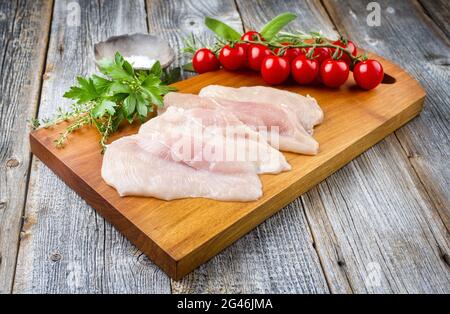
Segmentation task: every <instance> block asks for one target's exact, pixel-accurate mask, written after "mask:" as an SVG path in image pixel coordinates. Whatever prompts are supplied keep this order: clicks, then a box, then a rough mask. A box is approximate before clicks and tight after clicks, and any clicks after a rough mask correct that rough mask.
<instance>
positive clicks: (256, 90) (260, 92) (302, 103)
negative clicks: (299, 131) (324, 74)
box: [199, 85, 323, 134]
mask: <svg viewBox="0 0 450 314" xmlns="http://www.w3.org/2000/svg"><path fill="white" fill-rule="evenodd" d="M199 95H200V96H203V97H214V98H223V99H227V100H234V101H242V102H253V103H261V104H266V103H267V102H270V103H272V104H274V105H277V106H280V107H287V108H289V110H292V111H293V112H295V114H296V116H297V119H298V121H300V123H301V124H302V125H303V127H304V128H305V130H306V131H307V132H308V133H310V134H312V132H313V128H314V126H316V125H318V124H320V123H322V121H323V111H322V109H321V108H320V107H319V105H318V104H317V101H316V100H315V99H314V98H312V97H310V96H309V95H307V96H306V97H305V96H302V95H299V94H296V93H292V92H288V91H285V90H281V89H277V88H273V87H265V86H250V87H239V88H233V87H227V86H220V85H209V86H206V87H203V88H202V90H201V91H200V93H199Z"/></svg>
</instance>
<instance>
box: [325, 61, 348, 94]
mask: <svg viewBox="0 0 450 314" xmlns="http://www.w3.org/2000/svg"><path fill="white" fill-rule="evenodd" d="M349 73H350V68H349V66H348V65H347V63H345V62H344V61H343V60H333V59H328V60H325V61H324V62H323V63H322V65H321V66H320V79H321V80H322V83H323V84H325V86H328V87H332V88H337V87H339V86H341V85H343V84H344V83H345V82H346V81H347V79H348V75H349Z"/></svg>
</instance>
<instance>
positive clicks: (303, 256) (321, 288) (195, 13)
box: [147, 0, 328, 293]
mask: <svg viewBox="0 0 450 314" xmlns="http://www.w3.org/2000/svg"><path fill="white" fill-rule="evenodd" d="M147 7H148V14H149V19H148V20H149V29H150V32H158V33H160V34H161V35H162V36H163V37H164V38H166V39H168V40H169V41H170V43H171V45H172V47H174V48H177V49H180V48H181V47H182V46H183V45H182V38H183V37H186V36H188V35H189V34H190V32H193V33H194V34H196V35H198V36H199V37H200V38H201V39H202V40H203V41H204V42H207V41H209V40H211V39H212V38H213V34H212V33H211V32H210V31H208V30H207V29H206V28H205V26H204V22H203V20H204V17H205V16H211V17H215V18H218V19H220V20H222V21H224V22H226V23H228V24H230V25H232V26H233V27H235V28H236V29H238V30H240V31H242V22H241V20H240V17H239V14H238V11H237V10H236V7H235V6H234V2H233V1H196V0H193V1H170V2H169V1H162V0H161V1H148V3H147ZM187 61H188V60H186V59H183V60H181V61H180V62H187ZM296 206H297V205H296V203H294V204H292V205H291V206H289V207H288V208H286V209H285V210H284V211H283V212H282V213H280V214H278V215H276V216H274V217H273V218H272V219H270V220H268V221H267V222H265V223H264V224H262V225H261V226H259V227H258V228H256V229H255V230H254V231H252V232H251V233H249V234H248V235H247V236H246V237H244V238H242V239H241V240H239V241H237V242H236V243H235V244H233V245H232V246H231V247H229V248H228V249H226V250H225V251H224V252H222V253H221V254H219V255H218V256H216V257H215V258H213V259H212V260H211V261H210V262H208V263H206V264H205V265H203V266H201V267H200V268H199V269H197V270H195V271H194V272H192V273H191V274H189V275H188V276H186V277H185V278H184V279H182V280H181V281H180V282H175V281H172V291H173V292H174V293H204V292H209V293H210V292H227V293H264V292H299V293H313V292H321V293H323V292H328V287H327V284H326V281H325V278H324V276H323V273H322V270H321V268H320V263H319V260H318V257H317V254H316V253H315V251H314V248H313V246H312V245H313V240H312V238H311V235H310V233H309V230H308V226H307V223H306V220H305V216H304V214H303V213H302V212H301V211H298V210H297V209H296V208H297V207H296Z"/></svg>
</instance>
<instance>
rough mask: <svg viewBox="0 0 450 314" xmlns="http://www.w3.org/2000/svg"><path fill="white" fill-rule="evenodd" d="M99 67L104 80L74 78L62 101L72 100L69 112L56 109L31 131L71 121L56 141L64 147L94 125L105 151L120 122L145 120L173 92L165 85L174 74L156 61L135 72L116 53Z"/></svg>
mask: <svg viewBox="0 0 450 314" xmlns="http://www.w3.org/2000/svg"><path fill="white" fill-rule="evenodd" d="M98 66H99V69H100V72H101V73H102V74H103V75H104V77H102V76H98V75H92V76H90V77H86V78H84V77H77V81H78V85H75V86H72V87H71V88H70V90H69V91H67V92H66V93H65V94H64V97H65V98H69V99H72V100H74V101H75V103H74V104H72V105H71V106H70V110H68V111H65V110H63V109H61V108H58V110H57V113H56V115H55V117H54V118H53V119H44V120H42V121H39V120H34V121H32V125H33V127H34V128H37V127H40V126H42V127H50V126H52V125H55V124H57V123H59V122H62V121H70V124H69V126H68V127H67V128H66V130H65V132H63V133H61V134H60V135H59V137H58V138H57V139H56V140H55V143H56V145H57V146H60V147H61V146H63V145H64V144H65V143H66V141H67V137H68V136H69V135H70V133H72V132H73V131H75V130H77V129H79V128H81V127H83V126H85V125H94V126H95V127H96V128H97V129H98V131H99V132H100V134H101V139H100V145H101V146H102V151H104V150H105V148H106V142H107V140H108V138H109V136H110V135H111V134H112V133H114V132H115V131H117V129H118V128H119V125H120V124H121V123H122V122H123V121H128V122H129V123H132V122H133V121H135V120H136V119H139V120H141V121H142V122H143V121H145V119H146V118H147V116H148V114H149V113H150V112H152V111H153V110H154V106H162V105H163V98H162V97H163V96H164V95H165V94H167V93H168V92H170V91H172V90H174V88H172V87H170V86H168V85H167V84H166V83H167V80H168V79H171V78H170V77H169V76H170V75H173V74H168V73H167V72H163V70H162V68H161V65H160V63H159V62H156V63H155V64H154V65H153V67H152V68H151V69H150V70H134V69H133V67H132V65H131V64H130V63H129V62H127V61H126V60H125V59H124V58H123V57H122V55H121V54H120V53H119V52H116V54H115V57H114V59H113V60H111V59H105V60H102V61H100V62H99V64H98Z"/></svg>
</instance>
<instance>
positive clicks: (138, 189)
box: [102, 135, 262, 202]
mask: <svg viewBox="0 0 450 314" xmlns="http://www.w3.org/2000/svg"><path fill="white" fill-rule="evenodd" d="M241 165H242V164H241ZM196 166H197V168H194V167H192V166H190V165H188V164H186V163H184V162H183V161H178V160H175V159H174V158H173V154H172V152H171V147H170V139H167V138H160V139H156V138H153V137H151V136H142V135H133V136H127V137H123V138H121V139H119V140H117V141H114V142H113V143H111V144H110V145H109V146H108V149H107V150H106V152H105V155H104V157H103V165H102V177H103V179H104V180H105V181H106V183H108V184H109V185H111V186H112V187H114V188H115V189H116V190H117V191H118V192H119V195H120V196H126V195H135V196H151V197H156V198H159V199H162V200H167V201H169V200H174V199H180V198H187V197H204V198H210V199H215V200H221V201H241V202H247V201H253V200H256V199H258V198H259V197H261V196H262V187H261V181H260V180H259V177H258V175H257V174H256V173H255V171H254V169H253V167H252V166H251V165H248V164H247V165H246V166H247V167H245V164H244V167H241V166H238V167H217V168H211V167H209V165H208V164H200V165H196Z"/></svg>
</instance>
